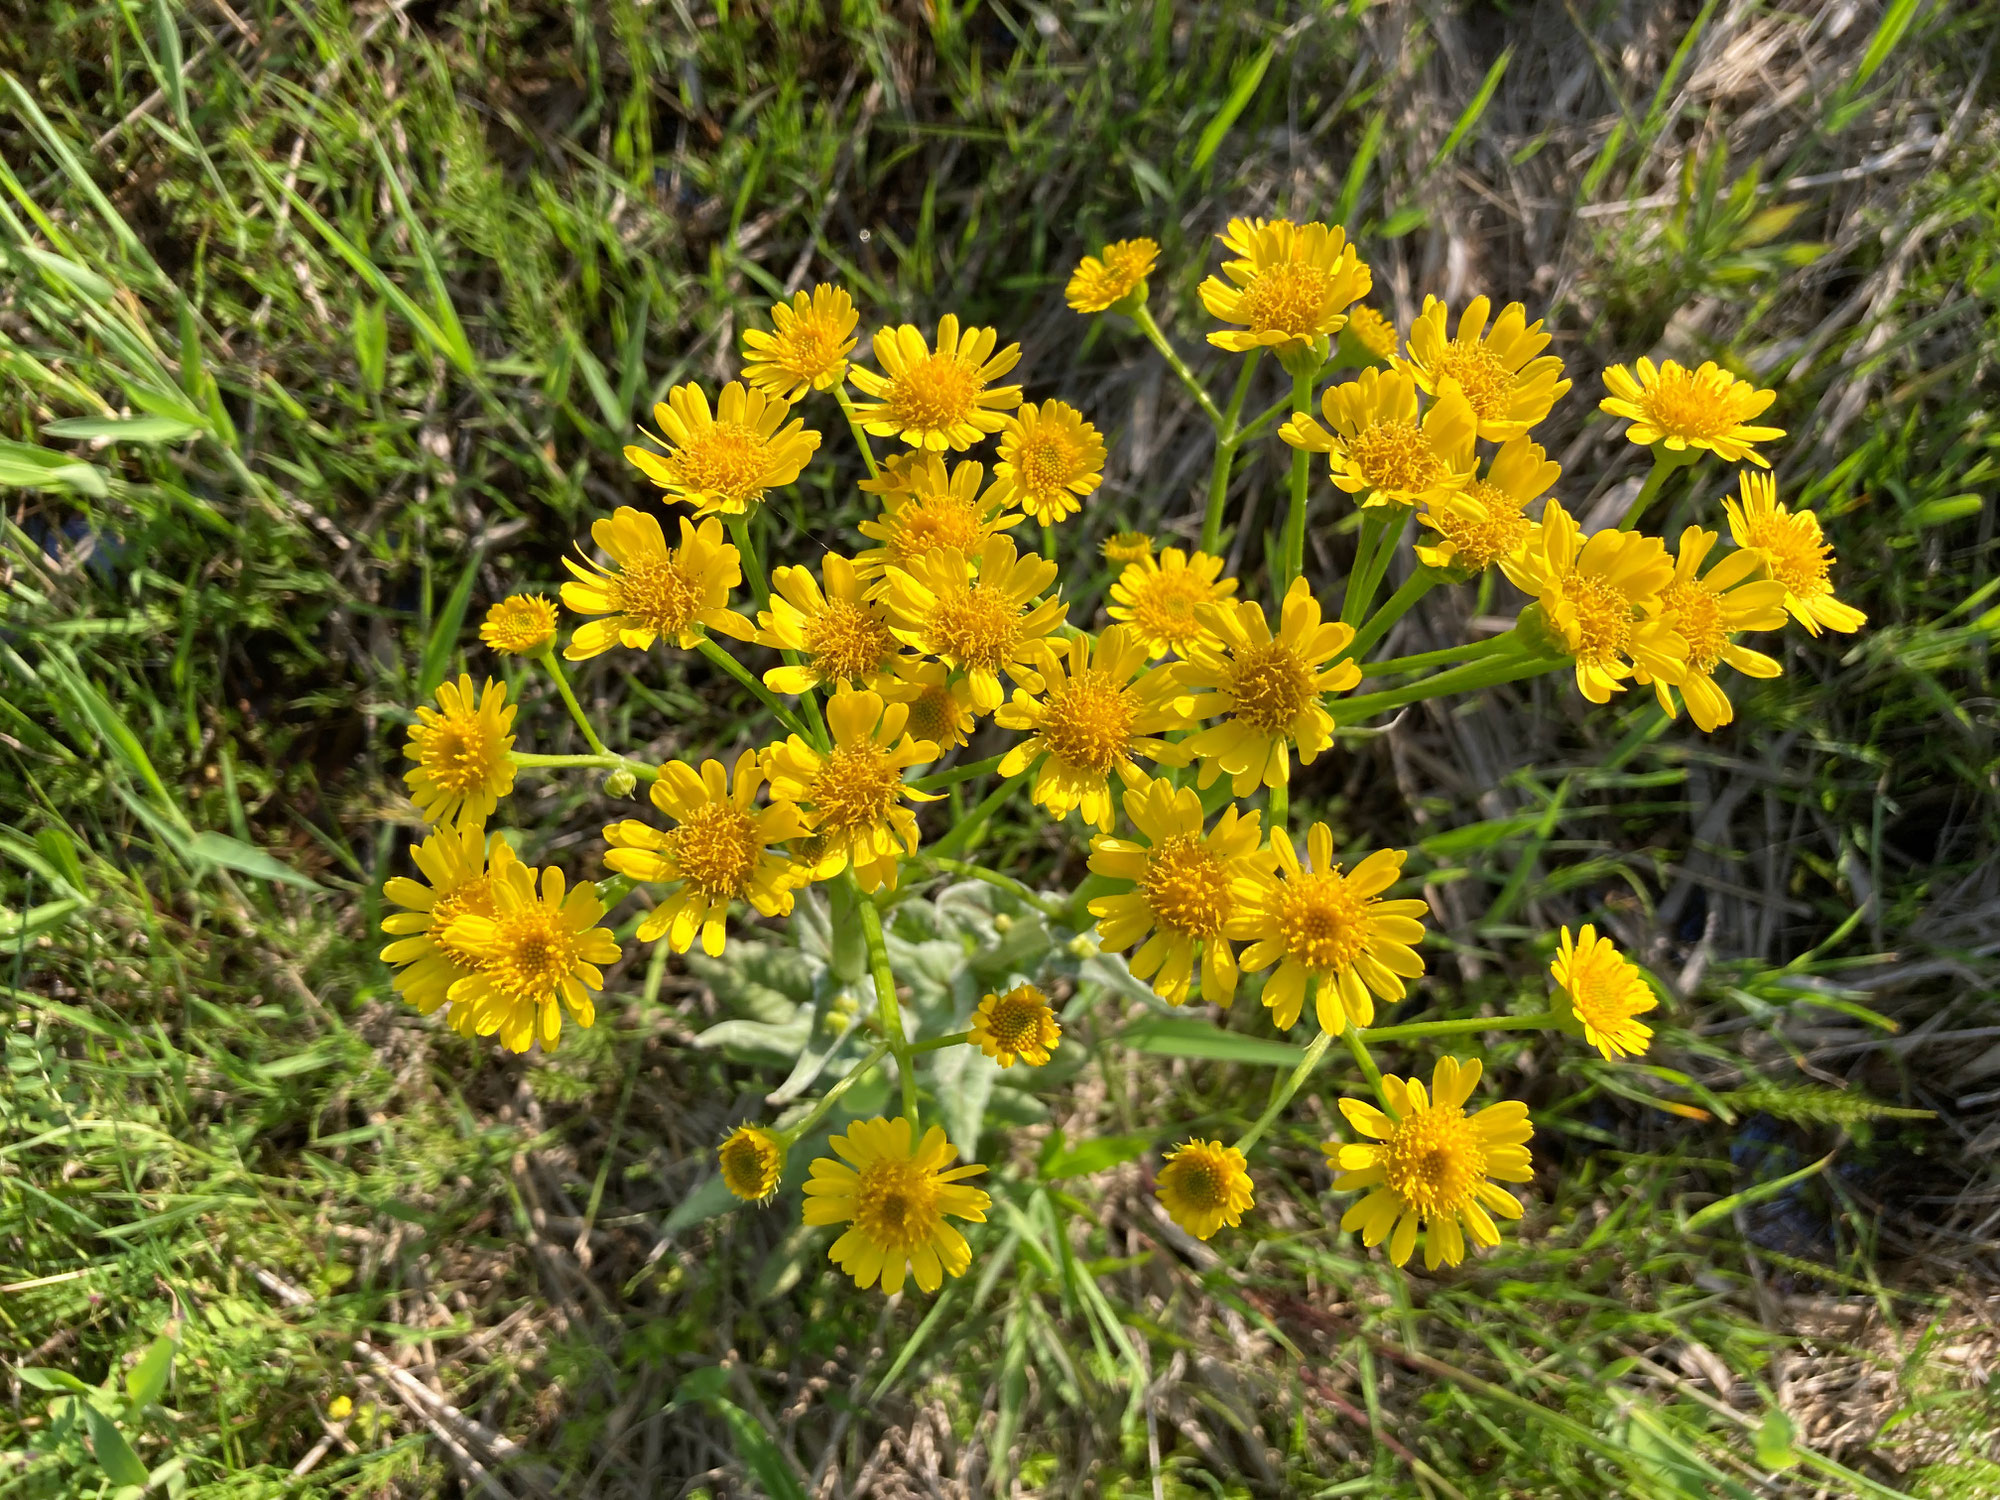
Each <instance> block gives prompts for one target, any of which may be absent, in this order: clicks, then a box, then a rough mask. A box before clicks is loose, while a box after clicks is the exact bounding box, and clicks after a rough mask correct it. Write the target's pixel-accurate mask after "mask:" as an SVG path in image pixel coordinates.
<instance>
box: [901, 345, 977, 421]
mask: <svg viewBox="0 0 2000 1500" xmlns="http://www.w3.org/2000/svg"><path fill="white" fill-rule="evenodd" d="M985 384H986V382H985V381H984V380H982V379H981V378H980V375H979V370H978V368H977V367H976V366H974V365H972V364H970V363H969V362H967V361H965V360H962V359H959V358H958V357H957V356H956V355H943V354H927V355H925V356H924V357H923V358H922V359H920V360H918V361H917V362H916V363H915V364H913V365H911V366H910V367H909V368H907V369H906V370H904V371H903V373H902V374H900V375H898V376H896V377H895V379H894V380H892V381H890V383H889V390H888V394H887V395H885V396H884V397H883V398H882V399H883V403H884V404H885V405H886V406H887V407H888V408H889V411H890V414H891V415H892V416H893V417H894V418H895V420H897V421H898V422H901V423H902V424H903V425H904V426H905V427H908V428H913V429H915V430H916V431H918V432H946V431H949V430H950V429H951V428H953V427H956V426H957V425H958V424H959V423H961V422H963V421H964V420H965V419H966V418H967V417H968V416H970V415H971V414H972V409H973V407H974V405H975V398H976V397H977V396H978V395H979V392H980V390H981V389H982V388H983V387H984V386H985Z"/></svg>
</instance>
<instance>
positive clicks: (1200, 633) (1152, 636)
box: [1106, 547, 1236, 657]
mask: <svg viewBox="0 0 2000 1500" xmlns="http://www.w3.org/2000/svg"><path fill="white" fill-rule="evenodd" d="M1221 573H1222V559H1221V558H1219V557H1210V556H1209V555H1208V554H1207V553H1206V552H1197V553H1195V554H1194V556H1193V557H1189V556H1188V555H1187V553H1185V552H1183V551H1181V549H1180V548H1178V547H1169V548H1167V550H1166V551H1164V552H1162V553H1161V554H1160V555H1159V557H1158V559H1153V558H1141V559H1139V560H1138V561H1136V562H1134V563H1132V564H1131V566H1129V567H1127V568H1126V569H1125V571H1124V572H1123V573H1120V574H1119V575H1118V581H1117V582H1116V583H1114V584H1112V585H1111V605H1110V608H1109V609H1108V610H1107V611H1106V613H1107V614H1109V615H1110V616H1111V618H1112V619H1114V620H1116V621H1118V622H1119V623H1120V624H1121V625H1130V626H1131V627H1132V628H1133V629H1134V630H1136V631H1138V632H1139V634H1140V635H1141V636H1142V637H1143V638H1144V639H1145V642H1146V649H1147V650H1148V651H1150V652H1151V653H1152V654H1153V655H1154V656H1156V657H1159V656H1165V655H1166V654H1167V653H1168V652H1170V651H1171V652H1178V653H1179V654H1181V655H1183V656H1185V655H1186V654H1187V653H1188V650H1189V648H1190V647H1192V646H1193V645H1194V644H1195V643H1196V642H1197V641H1203V642H1207V643H1209V644H1212V645H1219V644H1221V642H1220V640H1219V638H1218V637H1217V636H1216V635H1215V633H1214V631H1213V630H1211V629H1210V628H1209V626H1208V625H1207V624H1206V623H1205V622H1204V621H1203V618H1202V606H1203V605H1205V604H1217V603H1220V602H1221V601H1222V600H1224V599H1227V598H1229V597H1230V595H1232V594H1234V593H1235V592H1236V580H1235V579H1234V578H1224V577H1222V576H1221Z"/></svg>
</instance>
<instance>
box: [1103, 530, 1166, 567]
mask: <svg viewBox="0 0 2000 1500" xmlns="http://www.w3.org/2000/svg"><path fill="white" fill-rule="evenodd" d="M1099 550H1100V551H1101V552H1103V554H1104V560H1105V561H1106V562H1108V563H1116V564H1118V565H1119V566H1120V567H1123V566H1124V565H1125V564H1127V563H1143V562H1151V561H1152V560H1153V539H1152V538H1151V537H1149V536H1147V535H1146V533H1145V532H1143V531H1114V532H1112V533H1111V535H1110V536H1108V537H1106V538H1105V539H1104V545H1103V546H1102V547H1101V548H1099Z"/></svg>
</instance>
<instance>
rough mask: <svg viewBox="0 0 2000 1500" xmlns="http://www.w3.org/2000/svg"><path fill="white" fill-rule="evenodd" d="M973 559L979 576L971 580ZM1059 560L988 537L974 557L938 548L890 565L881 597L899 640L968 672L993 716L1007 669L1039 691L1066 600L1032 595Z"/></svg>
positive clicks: (983, 709) (976, 701)
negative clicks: (1048, 641) (1044, 662)
mask: <svg viewBox="0 0 2000 1500" xmlns="http://www.w3.org/2000/svg"><path fill="white" fill-rule="evenodd" d="M968 562H976V563H977V576H975V577H971V578H968V577H967V572H968ZM1056 571H1057V570H1056V565H1055V564H1054V563H1053V562H1050V561H1049V560H1048V559H1046V558H1042V557H1037V556H1035V555H1034V554H1033V553H1030V554H1028V555H1027V556H1025V557H1023V556H1021V555H1020V554H1019V553H1017V552H1016V551H1015V550H1014V544H1013V542H1011V541H1009V540H1008V539H1007V538H1006V537H1004V536H991V537H988V538H987V539H986V545H985V547H984V548H983V549H982V550H981V551H980V553H979V554H978V556H977V558H976V559H968V558H966V557H965V556H964V555H963V554H961V553H957V552H933V553H932V554H931V555H930V556H928V557H924V558H918V559H915V560H913V561H911V562H909V563H907V564H905V565H904V566H902V567H896V568H891V569H890V570H889V573H888V577H887V579H886V580H885V581H884V583H883V586H882V590H881V593H880V597H881V599H882V601H883V603H885V604H886V605H887V606H888V610H889V625H890V628H891V629H892V630H894V631H895V633H896V639H897V640H899V641H901V642H903V643H904V644H905V645H907V646H913V647H915V648H916V649H917V650H918V651H921V652H922V653H923V654H924V655H926V656H935V657H937V658H938V660H940V661H942V662H944V663H945V664H946V665H947V666H950V667H953V668H955V669H957V670H958V671H961V672H963V673H964V674H965V676H966V680H967V682H968V683H969V684H970V685H971V692H972V707H973V709H974V711H975V712H978V713H982V714H990V713H992V712H993V710H994V709H996V708H998V707H999V706H1000V705H1001V704H1002V703H1003V702H1005V701H1006V693H1005V692H1004V691H1003V690H1002V688H1001V686H1000V674H1001V673H1002V672H1005V673H1006V674H1007V675H1008V676H1009V677H1011V678H1012V679H1013V680H1014V682H1015V684H1016V685H1017V686H1019V687H1024V688H1026V689H1028V691H1029V692H1031V693H1038V692H1040V691H1041V690H1042V674H1041V672H1040V671H1039V670H1038V668H1039V665H1040V663H1041V662H1042V660H1043V658H1044V657H1045V656H1046V655H1047V653H1048V648H1047V646H1046V644H1045V640H1046V637H1047V636H1048V634H1049V632H1050V631H1052V630H1054V629H1055V628H1056V626H1058V625H1060V624H1061V623H1062V620H1063V616H1064V615H1066V614H1068V613H1069V606H1068V605H1067V604H1064V603H1063V602H1062V601H1061V600H1060V599H1058V598H1054V597H1051V598H1049V599H1047V600H1045V601H1044V602H1043V603H1041V604H1039V605H1036V606H1035V607H1034V608H1032V609H1031V608H1030V607H1029V601H1030V600H1031V599H1034V598H1035V597H1036V596H1037V595H1039V594H1041V593H1043V592H1044V591H1045V590H1046V589H1047V588H1048V587H1049V585H1050V584H1052V583H1054V582H1055V580H1056Z"/></svg>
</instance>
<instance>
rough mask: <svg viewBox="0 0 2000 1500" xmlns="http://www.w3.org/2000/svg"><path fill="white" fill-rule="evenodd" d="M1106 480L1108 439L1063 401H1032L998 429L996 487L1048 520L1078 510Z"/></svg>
mask: <svg viewBox="0 0 2000 1500" xmlns="http://www.w3.org/2000/svg"><path fill="white" fill-rule="evenodd" d="M1103 482H1104V439H1103V437H1102V436H1100V435H1099V433H1098V431H1097V429H1096V428H1095V427H1093V426H1091V424H1090V423H1088V422H1086V421H1085V420H1084V419H1083V413H1082V412H1080V411H1078V410H1077V409H1076V408H1075V407H1074V406H1069V405H1067V404H1065V403H1064V402H1061V401H1044V402H1043V403H1042V404H1041V405H1040V406H1036V405H1035V404H1034V403H1033V402H1029V403H1028V404H1027V405H1025V406H1023V407H1022V408H1021V409H1020V411H1019V412H1018V413H1016V414H1015V415H1014V416H1012V417H1009V418H1008V419H1007V421H1006V425H1004V426H1003V427H1002V428H1001V429H1000V461H999V463H997V464H995V465H994V467H993V487H994V489H995V490H996V491H998V492H999V496H1000V498H1001V503H1002V504H1003V505H1018V506H1020V508H1021V509H1023V510H1025V511H1026V512H1027V513H1028V514H1029V515H1030V516H1032V517H1034V519H1035V520H1036V521H1038V522H1040V523H1041V524H1042V525H1044V526H1053V525H1055V523H1056V522H1058V521H1063V520H1067V519H1068V518H1069V517H1071V516H1073V515H1075V514H1076V512H1077V510H1078V508H1079V507H1080V505H1081V504H1082V500H1083V497H1084V496H1085V495H1088V494H1089V493H1090V492H1091V491H1092V490H1095V489H1096V488H1097V487H1098V486H1099V485H1100V484H1102V483H1103Z"/></svg>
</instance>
